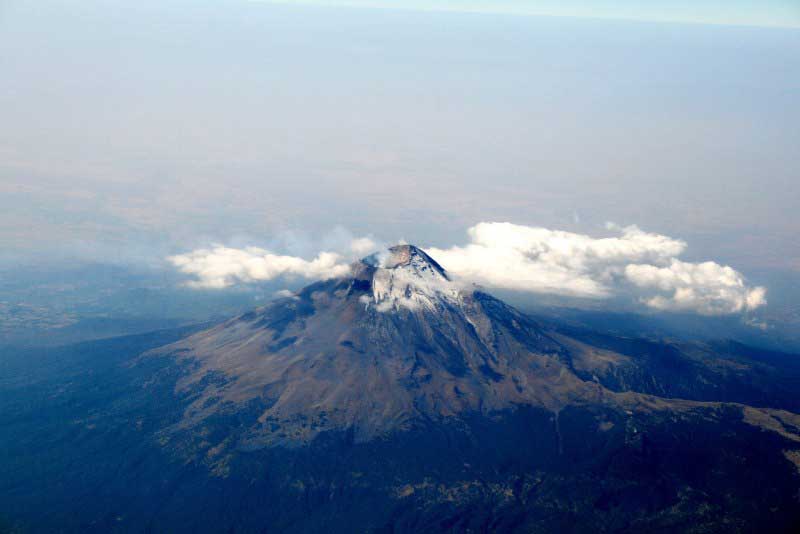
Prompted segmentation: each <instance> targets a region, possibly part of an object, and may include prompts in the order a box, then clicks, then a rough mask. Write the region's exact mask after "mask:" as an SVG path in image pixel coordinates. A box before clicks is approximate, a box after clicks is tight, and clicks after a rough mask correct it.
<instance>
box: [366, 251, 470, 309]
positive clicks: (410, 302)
mask: <svg viewBox="0 0 800 534" xmlns="http://www.w3.org/2000/svg"><path fill="white" fill-rule="evenodd" d="M361 263H362V264H366V265H367V266H369V267H372V268H374V271H371V273H370V274H371V280H370V285H371V289H372V295H371V296H369V295H364V296H362V302H364V304H366V305H367V306H368V307H369V306H371V305H374V306H375V307H376V309H377V310H378V311H389V310H392V309H395V310H396V309H399V308H400V307H403V308H407V309H411V310H419V309H427V310H435V309H437V307H439V306H442V305H447V304H458V303H459V302H461V298H462V295H461V292H460V289H459V287H458V285H457V284H455V283H454V282H453V281H452V280H450V277H449V276H448V275H447V273H446V271H445V270H444V269H443V268H442V266H441V265H439V264H438V263H437V262H436V260H434V259H433V258H431V257H430V256H428V255H427V254H426V253H425V252H424V251H423V250H422V249H420V248H417V247H415V246H414V245H396V246H393V247H391V248H389V249H388V251H387V252H385V253H378V254H373V255H372V256H368V257H367V258H364V259H363V260H361Z"/></svg>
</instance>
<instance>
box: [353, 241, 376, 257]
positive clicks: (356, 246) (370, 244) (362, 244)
mask: <svg viewBox="0 0 800 534" xmlns="http://www.w3.org/2000/svg"><path fill="white" fill-rule="evenodd" d="M377 249H378V244H377V243H376V242H375V241H373V240H372V239H370V238H369V237H358V238H356V239H353V240H352V241H351V242H350V250H352V251H353V253H354V254H355V255H356V256H359V257H361V256H366V255H367V254H369V253H370V252H375V251H376V250H377Z"/></svg>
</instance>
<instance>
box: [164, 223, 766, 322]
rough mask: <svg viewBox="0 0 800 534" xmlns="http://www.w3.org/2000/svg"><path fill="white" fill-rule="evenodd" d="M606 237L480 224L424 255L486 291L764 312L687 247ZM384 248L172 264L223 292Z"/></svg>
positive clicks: (323, 274)
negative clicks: (623, 297) (690, 258)
mask: <svg viewBox="0 0 800 534" xmlns="http://www.w3.org/2000/svg"><path fill="white" fill-rule="evenodd" d="M607 229H608V230H609V231H611V232H613V233H614V235H612V236H610V237H601V238H596V237H591V236H588V235H584V234H577V233H573V232H563V231H559V230H550V229H547V228H539V227H531V226H521V225H516V224H510V223H495V222H482V223H479V224H477V225H475V226H473V227H472V228H470V229H469V230H468V235H469V243H468V244H467V245H465V246H453V247H450V248H445V249H439V248H427V249H426V250H427V252H428V253H429V254H430V255H431V256H432V257H433V258H434V259H435V260H436V261H438V262H439V263H440V264H441V265H442V266H443V267H444V268H445V269H447V270H448V272H449V273H450V274H451V275H453V276H455V277H456V278H458V279H461V281H462V282H477V283H479V284H482V285H484V286H487V287H494V288H503V289H511V290H518V291H532V292H539V293H552V294H558V295H565V296H575V297H588V298H607V297H612V296H616V295H620V294H631V295H632V296H633V297H634V298H636V299H638V300H640V301H641V302H642V303H644V304H645V305H647V306H649V307H651V308H654V309H658V310H665V311H687V312H696V313H700V314H706V315H718V314H726V313H738V312H746V311H750V310H753V309H755V308H758V307H760V306H763V305H764V304H765V303H766V299H765V294H766V290H765V289H764V288H763V287H751V286H748V285H747V284H746V282H745V279H744V276H743V275H742V274H741V273H739V272H737V271H736V270H734V269H733V268H731V267H728V266H726V265H720V264H718V263H714V262H710V261H709V262H704V263H689V262H685V261H681V260H680V259H678V258H677V257H678V256H679V255H680V254H682V253H683V252H684V251H685V250H686V243H685V242H684V241H681V240H679V239H674V238H671V237H668V236H665V235H661V234H655V233H650V232H645V231H643V230H641V229H639V228H638V227H636V226H627V227H618V226H616V225H613V224H609V225H607ZM343 235H344V234H343ZM377 248H379V245H378V244H377V243H376V242H375V241H373V240H372V239H371V238H367V237H361V238H352V237H348V238H347V240H339V241H337V244H336V247H335V250H342V251H343V253H341V254H339V253H336V252H321V253H319V254H318V255H317V256H316V257H315V258H314V259H311V260H306V259H303V258H300V257H297V256H286V255H279V254H274V253H272V252H270V251H268V250H265V249H262V248H257V247H248V248H243V249H239V248H229V247H224V246H215V247H213V248H210V249H199V250H195V251H193V252H189V253H187V254H181V255H177V256H172V257H170V258H168V259H169V261H170V262H171V263H172V264H173V265H175V266H176V267H177V268H178V269H179V270H180V271H181V272H183V273H185V274H188V275H191V276H193V277H194V280H192V281H190V282H189V285H191V286H193V287H201V288H223V287H227V286H230V285H233V284H236V283H249V282H254V281H261V280H272V279H275V278H278V277H282V276H284V277H301V278H306V279H309V280H316V279H325V278H332V277H337V276H343V275H346V274H347V273H348V272H349V263H350V261H351V260H352V259H354V258H356V257H362V256H364V255H366V254H368V253H370V252H372V251H374V250H376V249H377Z"/></svg>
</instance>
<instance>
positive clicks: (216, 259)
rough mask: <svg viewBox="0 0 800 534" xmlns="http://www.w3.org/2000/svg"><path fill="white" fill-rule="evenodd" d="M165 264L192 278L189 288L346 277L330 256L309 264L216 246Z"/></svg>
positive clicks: (338, 259) (252, 250)
mask: <svg viewBox="0 0 800 534" xmlns="http://www.w3.org/2000/svg"><path fill="white" fill-rule="evenodd" d="M167 260H168V261H169V262H170V263H172V264H173V265H174V266H175V267H177V268H178V269H179V270H180V271H181V272H183V273H186V274H189V275H193V276H195V277H196V279H195V280H192V281H190V282H188V285H189V286H191V287H197V288H223V287H228V286H230V285H233V284H235V283H237V282H244V283H248V282H255V281H259V280H272V279H275V278H278V277H280V276H289V277H291V276H299V277H302V278H308V279H324V278H333V277H336V276H343V275H345V274H347V272H348V270H349V266H348V264H347V263H343V262H342V257H341V256H340V255H339V254H336V253H333V252H321V253H320V254H318V255H317V257H316V258H314V259H313V260H305V259H303V258H298V257H295V256H282V255H278V254H273V253H271V252H269V251H268V250H265V249H262V248H258V247H247V248H244V249H237V248H229V247H223V246H216V247H214V248H211V249H198V250H195V251H192V252H189V253H187V254H179V255H177V256H170V257H169V258H167Z"/></svg>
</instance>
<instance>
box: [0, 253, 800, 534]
mask: <svg viewBox="0 0 800 534" xmlns="http://www.w3.org/2000/svg"><path fill="white" fill-rule="evenodd" d="M187 334H190V335H187ZM3 356H5V359H4V360H3V361H4V364H3V365H4V367H3V370H4V371H5V373H4V374H5V375H6V376H8V377H10V378H5V379H3V381H2V382H0V384H2V387H0V496H2V499H0V518H5V523H3V522H2V520H0V531H2V529H3V528H6V530H9V531H26V530H30V531H41V532H51V531H63V532H148V531H149V532H164V531H168V532H183V531H185V532H220V531H225V532H354V531H356V532H441V531H447V532H498V531H508V532H513V531H518V532H552V531H563V532H585V531H587V530H598V531H616V532H619V531H621V532H642V531H655V530H661V531H686V532H748V531H753V530H754V529H756V528H758V529H761V530H765V529H769V531H773V532H780V531H792V530H793V529H796V528H797V527H798V526H799V525H800V501H798V490H800V417H798V416H797V415H795V414H794V413H792V412H793V411H796V410H797V406H798V405H797V402H798V401H797V399H798V398H800V387H798V380H797V377H798V372H797V369H798V367H797V365H796V364H795V363H794V362H793V360H790V359H787V358H784V357H779V356H776V355H775V354H764V353H759V352H758V351H757V350H755V349H750V348H748V347H742V346H721V345H720V346H711V345H701V344H696V345H692V344H682V345H665V344H654V343H651V342H645V341H642V340H633V339H624V338H615V337H613V336H604V335H602V334H598V333H592V332H580V331H572V330H568V329H558V328H552V327H551V328H544V327H542V326H541V325H540V324H538V323H537V322H535V321H533V320H531V319H530V318H528V317H526V316H525V315H523V314H521V313H519V312H517V311H516V310H514V309H513V308H511V307H509V306H507V305H505V304H504V303H502V302H501V301H499V300H497V299H495V298H493V297H491V296H490V295H487V294H486V293H483V292H481V291H478V290H475V289H474V288H470V287H466V286H464V285H461V284H459V283H458V282H457V281H454V280H451V279H450V277H449V276H448V275H447V273H446V272H445V271H444V270H443V269H442V268H441V266H439V265H438V264H437V263H436V262H435V261H434V260H433V259H432V258H430V257H429V256H427V254H425V253H424V252H423V251H421V250H419V249H417V248H416V247H413V246H410V245H402V246H398V247H394V248H392V249H390V251H389V252H388V253H387V254H383V255H375V256H372V257H370V258H367V259H365V260H364V261H362V262H359V263H357V264H355V265H354V266H353V271H352V274H351V276H349V277H345V278H341V279H332V280H327V281H323V282H319V283H316V284H312V285H311V286H308V287H307V288H305V289H304V290H302V291H300V292H299V293H298V294H297V295H295V296H294V297H291V298H287V299H282V300H278V301H275V302H273V303H271V304H270V305H268V306H266V307H265V308H261V309H258V310H255V311H253V312H250V313H247V314H245V315H242V316H240V317H237V318H234V319H232V320H230V321H227V322H225V323H222V324H220V325H217V326H215V327H213V328H210V329H207V330H202V331H199V332H195V333H190V332H189V333H187V332H175V333H159V334H153V335H152V336H137V337H134V338H120V339H118V340H110V341H105V342H98V343H90V344H84V345H81V346H76V347H69V348H63V349H51V350H50V352H49V353H46V354H11V353H10V354H8V355H3ZM743 403H748V404H750V405H749V406H746V405H745V404H743ZM787 410H788V411H787ZM3 525H5V527H3Z"/></svg>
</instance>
